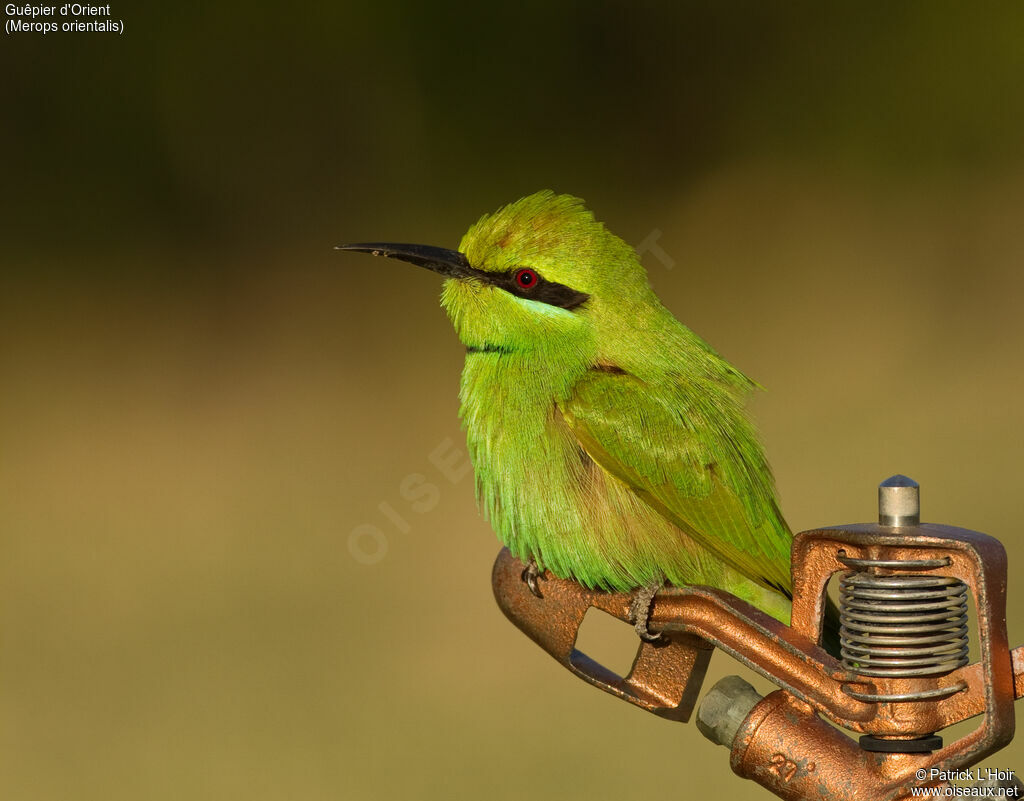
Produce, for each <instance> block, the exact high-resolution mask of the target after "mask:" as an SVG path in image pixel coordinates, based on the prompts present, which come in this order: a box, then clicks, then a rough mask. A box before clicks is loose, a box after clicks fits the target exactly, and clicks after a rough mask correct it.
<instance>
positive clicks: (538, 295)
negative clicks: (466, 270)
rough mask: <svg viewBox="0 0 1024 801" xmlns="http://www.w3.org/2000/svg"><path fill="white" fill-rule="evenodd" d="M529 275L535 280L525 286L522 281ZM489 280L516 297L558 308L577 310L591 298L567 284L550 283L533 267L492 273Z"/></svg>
mask: <svg viewBox="0 0 1024 801" xmlns="http://www.w3.org/2000/svg"><path fill="white" fill-rule="evenodd" d="M527 274H529V275H530V276H532V277H533V279H534V280H533V281H532V282H531V283H529V285H527V286H523V284H522V283H521V279H522V278H525V277H526V276H527ZM488 279H489V281H490V283H492V284H494V285H495V286H496V287H499V288H501V289H504V290H505V291H506V292H509V293H511V294H513V295H515V296H516V297H520V298H527V299H528V300H539V301H540V302H541V303H547V304H548V305H549V306H558V307H559V308H562V309H575V308H576V307H577V306H580V305H582V304H583V303H584V302H585V301H586V300H587V298H589V297H590V295H588V294H587V293H586V292H579V291H578V290H575V289H573V288H572V287H568V286H566V285H565V284H559V283H556V282H554V281H548V280H547V279H546V278H544V276H542V275H541V274H540V273H538V272H537V271H536V270H534V269H533V268H532V267H519V268H517V269H514V270H509V271H508V272H505V273H490V274H489V275H488Z"/></svg>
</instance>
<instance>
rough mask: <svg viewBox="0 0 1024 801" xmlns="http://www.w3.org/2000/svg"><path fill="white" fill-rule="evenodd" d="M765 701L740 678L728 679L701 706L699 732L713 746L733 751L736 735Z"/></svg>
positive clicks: (720, 682)
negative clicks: (751, 714) (713, 744)
mask: <svg viewBox="0 0 1024 801" xmlns="http://www.w3.org/2000/svg"><path fill="white" fill-rule="evenodd" d="M763 698H764V696H762V695H761V694H760V693H759V692H758V691H757V690H755V689H754V688H753V687H751V686H750V685H749V684H747V682H745V681H744V680H743V679H741V678H740V677H739V676H726V677H725V678H724V679H721V680H720V681H719V682H718V683H717V684H715V686H714V687H712V688H711V689H710V690H708V693H707V695H705V696H704V699H703V700H702V701H701V702H700V706H699V707H698V708H697V728H698V729H700V733H701V734H703V735H704V736H705V737H707V738H708V739H709V740H711V742H713V743H717V744H718V745H724V746H725V747H726V748H732V741H733V740H734V739H735V738H736V732H738V731H739V730H740V726H742V725H743V721H745V720H746V719H747V715H749V714H750V712H751V710H752V709H753V708H754V707H755V706H757V705H758V704H759V703H760V702H761V701H762V699H763Z"/></svg>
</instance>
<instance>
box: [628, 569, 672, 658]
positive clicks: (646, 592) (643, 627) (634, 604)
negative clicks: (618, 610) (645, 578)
mask: <svg viewBox="0 0 1024 801" xmlns="http://www.w3.org/2000/svg"><path fill="white" fill-rule="evenodd" d="M660 589H661V583H660V582H659V583H657V584H648V585H647V586H646V587H641V588H640V589H639V590H637V593H636V595H634V596H633V600H632V601H631V602H630V604H629V616H630V619H631V620H632V621H633V628H634V629H635V630H636V633H637V636H638V637H640V639H641V640H643V641H644V642H650V643H660V642H666V640H665V636H664V635H663V634H660V633H659V634H654V633H652V632H651V630H650V629H649V628H648V627H647V623H648V622H649V621H650V619H651V607H652V606H653V605H654V596H655V595H657V594H658V590H660Z"/></svg>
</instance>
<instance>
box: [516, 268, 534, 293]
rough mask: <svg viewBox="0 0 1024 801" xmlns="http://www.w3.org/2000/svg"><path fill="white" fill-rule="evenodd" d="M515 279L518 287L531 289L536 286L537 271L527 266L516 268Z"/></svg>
mask: <svg viewBox="0 0 1024 801" xmlns="http://www.w3.org/2000/svg"><path fill="white" fill-rule="evenodd" d="M515 281H516V286H518V287H519V288H520V289H533V288H534V287H535V286H537V273H535V272H534V271H533V270H531V269H530V268H528V267H526V268H523V269H522V270H516V274H515Z"/></svg>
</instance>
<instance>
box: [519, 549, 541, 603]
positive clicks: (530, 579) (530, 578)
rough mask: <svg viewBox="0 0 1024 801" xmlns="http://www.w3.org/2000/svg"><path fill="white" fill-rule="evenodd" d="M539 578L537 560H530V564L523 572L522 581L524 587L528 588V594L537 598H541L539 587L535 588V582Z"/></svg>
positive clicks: (539, 571)
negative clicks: (530, 593)
mask: <svg viewBox="0 0 1024 801" xmlns="http://www.w3.org/2000/svg"><path fill="white" fill-rule="evenodd" d="M539 578H541V569H540V568H539V567H538V566H537V560H536V559H533V558H531V559H530V563H529V564H528V565H527V566H526V569H525V570H524V571H523V581H525V582H526V586H527V587H529V588H530V592H532V593H533V594H534V595H536V596H537V597H538V598H543V597H544V596H543V595H542V594H541V591H540V587H539V586H537V580H538V579H539Z"/></svg>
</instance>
